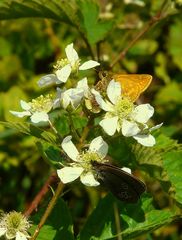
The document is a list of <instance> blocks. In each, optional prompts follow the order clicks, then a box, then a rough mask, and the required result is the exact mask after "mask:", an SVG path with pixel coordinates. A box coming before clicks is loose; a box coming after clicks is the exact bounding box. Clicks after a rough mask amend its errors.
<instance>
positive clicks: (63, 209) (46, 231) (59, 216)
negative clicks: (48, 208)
mask: <svg viewBox="0 0 182 240" xmlns="http://www.w3.org/2000/svg"><path fill="white" fill-rule="evenodd" d="M43 210H45V209H43ZM41 214H43V213H41V212H39V214H37V215H35V216H34V217H33V219H32V220H33V223H34V224H33V226H32V228H31V229H30V232H31V233H33V232H34V230H35V229H36V227H37V226H36V224H38V223H39V220H40V217H41ZM36 239H37V240H45V239H49V240H60V239H61V240H68V239H69V240H74V236H73V225H72V219H71V215H70V213H69V210H68V207H67V205H66V203H65V202H64V201H63V200H62V199H61V198H60V199H58V201H57V203H56V206H55V207H54V209H53V211H52V213H51V215H50V216H49V217H48V219H47V221H46V223H45V225H44V226H43V227H42V228H41V230H40V233H39V235H38V237H37V238H36Z"/></svg>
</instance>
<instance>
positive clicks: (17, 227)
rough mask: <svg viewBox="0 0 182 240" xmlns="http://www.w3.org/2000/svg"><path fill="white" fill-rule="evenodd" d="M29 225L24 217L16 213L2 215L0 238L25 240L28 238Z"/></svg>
mask: <svg viewBox="0 0 182 240" xmlns="http://www.w3.org/2000/svg"><path fill="white" fill-rule="evenodd" d="M28 228H30V224H29V222H28V220H27V218H26V217H25V216H23V215H22V214H21V213H18V212H15V211H13V212H10V213H8V214H3V215H2V216H1V218H0V237H1V236H5V237H6V239H15V240H27V239H28V238H30V236H29V235H28V233H27V230H28Z"/></svg>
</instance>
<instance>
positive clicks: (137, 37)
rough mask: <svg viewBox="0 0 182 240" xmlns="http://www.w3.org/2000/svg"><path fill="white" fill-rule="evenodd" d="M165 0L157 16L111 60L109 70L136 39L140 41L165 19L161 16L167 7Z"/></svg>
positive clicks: (124, 54) (123, 55)
mask: <svg viewBox="0 0 182 240" xmlns="http://www.w3.org/2000/svg"><path fill="white" fill-rule="evenodd" d="M167 2H168V1H166V0H164V2H163V4H162V6H161V8H160V10H159V11H158V12H157V14H156V15H155V16H152V17H151V19H150V20H149V22H148V23H147V24H146V25H145V26H144V28H143V29H142V30H141V31H140V32H138V33H137V34H136V35H135V36H134V38H133V39H132V40H131V42H129V44H128V46H126V48H124V49H123V50H122V51H121V52H120V53H119V55H118V56H117V57H116V58H115V59H114V60H113V62H112V63H111V65H110V68H113V67H114V65H115V64H116V63H117V62H118V61H119V60H122V59H123V58H124V57H125V56H126V54H127V52H128V50H129V49H130V48H131V47H133V45H134V44H135V43H136V42H137V41H138V39H140V38H141V37H142V36H143V35H144V34H145V33H146V32H148V31H149V30H150V29H151V28H152V27H153V26H154V25H155V24H156V23H157V22H159V21H160V20H161V19H163V18H164V17H166V15H164V14H163V10H164V9H165V7H166V5H167Z"/></svg>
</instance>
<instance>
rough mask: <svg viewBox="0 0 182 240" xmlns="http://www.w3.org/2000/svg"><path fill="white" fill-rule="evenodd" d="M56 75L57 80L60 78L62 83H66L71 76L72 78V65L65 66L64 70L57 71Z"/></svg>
mask: <svg viewBox="0 0 182 240" xmlns="http://www.w3.org/2000/svg"><path fill="white" fill-rule="evenodd" d="M55 74H56V76H57V78H58V79H59V80H60V81H61V82H63V83H65V82H66V81H67V80H68V78H69V76H70V74H71V66H70V64H67V65H66V66H64V67H63V68H61V69H59V70H57V71H56V72H55Z"/></svg>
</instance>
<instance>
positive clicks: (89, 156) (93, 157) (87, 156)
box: [78, 151, 106, 172]
mask: <svg viewBox="0 0 182 240" xmlns="http://www.w3.org/2000/svg"><path fill="white" fill-rule="evenodd" d="M78 161H79V164H80V165H81V166H82V167H83V168H84V169H85V171H86V172H87V171H91V170H92V161H96V162H100V163H102V162H106V160H104V159H103V158H102V157H101V156H100V155H99V154H98V153H96V152H91V151H87V152H82V153H81V154H79V156H78Z"/></svg>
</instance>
